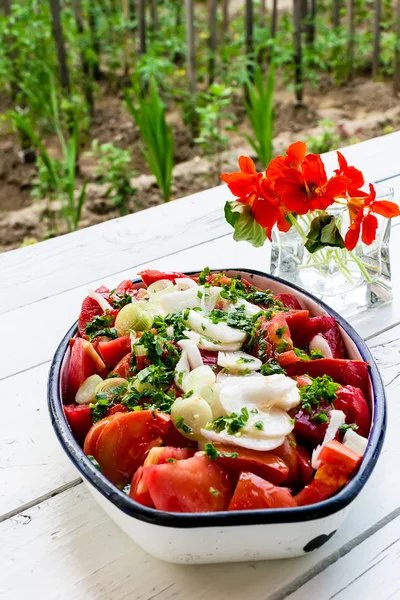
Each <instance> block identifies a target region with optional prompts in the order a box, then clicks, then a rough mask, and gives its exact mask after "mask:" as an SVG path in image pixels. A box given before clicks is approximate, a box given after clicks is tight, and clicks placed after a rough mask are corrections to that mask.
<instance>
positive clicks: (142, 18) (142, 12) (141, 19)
mask: <svg viewBox="0 0 400 600" xmlns="http://www.w3.org/2000/svg"><path fill="white" fill-rule="evenodd" d="M137 14H138V31H139V54H140V55H141V56H143V54H146V0H138V9H137Z"/></svg>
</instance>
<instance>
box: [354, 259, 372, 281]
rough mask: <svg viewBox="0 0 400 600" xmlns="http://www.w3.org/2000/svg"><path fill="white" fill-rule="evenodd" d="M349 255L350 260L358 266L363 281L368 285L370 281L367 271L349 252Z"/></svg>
mask: <svg viewBox="0 0 400 600" xmlns="http://www.w3.org/2000/svg"><path fill="white" fill-rule="evenodd" d="M349 254H350V256H351V258H352V259H353V260H354V262H355V263H356V265H357V266H358V268H359V269H360V271H361V273H362V274H363V276H364V278H365V281H367V282H368V283H371V281H372V279H371V277H370V276H369V275H368V271H367V270H366V268H365V266H364V264H363V262H362V261H361V260H360V259H359V258H358V256H356V255H355V254H354V253H353V252H349Z"/></svg>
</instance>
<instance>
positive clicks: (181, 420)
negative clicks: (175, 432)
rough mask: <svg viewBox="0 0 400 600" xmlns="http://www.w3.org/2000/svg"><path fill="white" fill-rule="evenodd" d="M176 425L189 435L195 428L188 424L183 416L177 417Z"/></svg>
mask: <svg viewBox="0 0 400 600" xmlns="http://www.w3.org/2000/svg"><path fill="white" fill-rule="evenodd" d="M175 427H176V428H177V429H181V430H182V431H183V432H184V433H187V434H188V435H189V434H191V433H193V429H192V428H191V427H189V426H188V425H186V423H185V420H184V418H183V417H177V418H176V419H175Z"/></svg>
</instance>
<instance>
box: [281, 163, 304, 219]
mask: <svg viewBox="0 0 400 600" xmlns="http://www.w3.org/2000/svg"><path fill="white" fill-rule="evenodd" d="M275 190H276V191H277V192H278V194H279V195H280V197H281V202H282V204H283V205H284V206H285V207H286V208H287V210H288V211H290V212H295V213H297V214H298V215H305V214H306V213H307V212H308V211H309V210H310V208H311V205H310V199H309V197H308V194H307V189H306V182H305V180H304V177H303V175H302V174H301V173H300V171H297V170H296V169H287V171H286V173H285V176H284V177H278V179H277V180H276V181H275Z"/></svg>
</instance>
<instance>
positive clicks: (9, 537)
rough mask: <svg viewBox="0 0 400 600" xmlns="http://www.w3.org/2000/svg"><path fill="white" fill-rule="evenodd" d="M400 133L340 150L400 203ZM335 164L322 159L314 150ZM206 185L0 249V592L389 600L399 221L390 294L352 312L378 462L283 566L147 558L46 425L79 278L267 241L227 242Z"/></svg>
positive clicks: (207, 258)
mask: <svg viewBox="0 0 400 600" xmlns="http://www.w3.org/2000/svg"><path fill="white" fill-rule="evenodd" d="M399 150H400V133H393V134H391V135H388V136H385V137H382V138H377V139H374V140H370V141H368V142H364V143H362V144H359V145H356V146H351V147H349V148H346V149H345V150H344V154H345V156H346V157H347V158H348V160H349V161H350V162H351V163H352V164H353V163H354V164H355V165H356V166H357V167H359V168H361V169H362V170H363V171H364V174H365V176H366V178H367V179H369V180H370V181H383V182H385V183H387V184H389V185H392V186H393V187H394V188H395V191H396V192H397V194H396V200H397V201H399V200H400V158H399V157H400V152H399ZM325 158H326V161H325V162H326V164H327V165H328V166H330V165H333V162H332V161H333V160H334V156H333V155H332V154H328V155H326V157H325ZM228 197H229V192H228V190H227V188H226V187H218V188H214V189H212V190H208V191H206V192H202V193H199V194H195V195H193V196H190V197H188V198H184V199H182V200H179V201H176V202H173V203H171V204H168V205H163V206H158V207H156V208H152V209H149V210H146V211H143V212H140V213H138V214H135V215H130V216H128V217H124V218H121V219H116V220H113V221H110V222H108V223H104V224H101V225H96V226H95V227H91V228H89V229H85V230H83V231H80V232H78V233H73V234H69V235H66V236H64V237H60V238H57V239H53V240H49V241H46V242H42V243H40V244H37V245H35V246H31V247H27V248H23V249H20V250H15V251H13V252H9V253H7V254H3V255H1V256H0V332H1V339H2V343H1V350H0V356H1V360H0V403H1V404H0V406H1V416H0V598H4V599H7V600H14V599H17V600H19V599H21V600H25V599H26V598H34V599H36V598H40V599H43V600H45V599H50V600H53V599H55V598H62V599H64V598H65V599H68V600H70V599H74V598H78V599H82V600H91V599H100V598H102V599H105V600H119V599H122V598H130V599H132V600H154V599H157V600H167V599H170V598H171V599H172V598H174V599H177V600H203V599H204V600H205V599H206V598H207V599H208V598H210V597H211V598H214V599H216V600H225V599H229V600H242V599H243V598H248V599H251V600H267V599H268V600H281V599H283V598H290V600H303V599H304V600H305V599H307V600H308V599H312V600H313V599H314V598H315V599H316V598H318V599H319V600H325V599H326V600H328V599H330V598H335V599H336V600H344V599H347V598H349V599H350V598H351V599H352V600H354V598H357V599H358V598H361V597H362V598H363V600H370V599H371V600H385V599H389V598H400V569H399V563H398V562H397V561H398V560H399V556H400V495H399V491H400V469H399V432H398V430H399V424H400V420H399V417H400V401H399V392H400V377H399V374H400V265H399V257H400V227H399V225H400V220H399V222H394V223H393V226H394V228H393V234H392V247H391V252H392V264H393V284H394V294H395V301H394V302H393V304H392V305H389V306H386V307H383V308H381V309H374V310H373V312H372V313H370V314H369V313H364V314H363V315H360V316H358V317H357V318H356V319H353V320H352V323H353V325H354V326H355V327H356V329H358V331H359V332H360V333H361V335H363V336H364V338H365V339H366V340H367V341H368V344H369V346H370V348H371V349H372V352H373V354H374V356H375V358H376V360H377V362H378V365H379V367H380V369H381V372H382V375H383V378H384V380H385V383H386V389H387V395H388V404H389V426H388V432H387V436H386V441H385V446H384V449H383V452H382V455H381V458H380V460H379V462H378V465H377V467H376V469H375V471H374V473H373V476H372V477H371V479H370V481H369V482H368V484H367V486H366V488H365V490H364V493H363V494H362V497H361V498H360V499H359V500H358V501H357V505H356V506H355V507H354V508H353V510H352V512H351V514H350V516H349V517H348V519H347V520H346V522H345V524H344V526H343V528H342V529H341V530H339V532H338V533H337V534H336V535H335V536H334V537H333V538H332V539H331V540H330V541H329V542H328V543H327V544H325V545H324V546H323V547H322V548H321V549H320V550H319V551H317V552H315V553H312V554H309V555H306V556H304V557H302V558H298V559H291V560H287V561H273V562H269V563H267V562H261V563H242V564H238V565H229V564H228V565H210V566H197V567H193V566H188V567H183V566H176V565H169V564H166V563H162V562H160V561H158V560H156V559H154V558H152V557H151V556H148V555H147V554H145V553H144V552H143V551H142V550H140V549H139V548H138V547H137V546H135V544H134V543H133V542H132V541H131V540H130V539H128V538H127V537H126V536H125V534H124V533H122V532H121V531H120V530H119V529H118V528H117V527H116V525H114V523H113V522H111V521H110V520H109V519H108V517H107V516H106V515H105V514H104V513H103V512H102V510H101V509H100V508H99V507H98V506H97V505H96V504H94V501H93V500H92V498H91V496H90V495H89V493H88V492H87V491H86V488H85V486H84V485H83V484H82V481H81V479H79V478H77V476H76V472H75V471H74V470H73V468H72V466H71V464H70V463H69V461H68V459H67V458H66V456H65V455H64V453H63V451H62V450H61V448H60V446H59V444H58V442H57V440H56V438H55V435H54V434H53V431H52V429H51V426H50V421H49V418H48V414H47V406H46V384H47V374H48V369H49V364H50V361H51V358H52V355H53V352H54V350H55V348H56V346H57V344H58V342H59V340H60V339H61V337H62V336H63V334H64V333H65V331H66V330H67V329H68V328H69V326H70V325H71V323H72V322H73V321H74V320H75V319H76V318H77V314H78V311H79V307H80V303H81V300H82V298H83V297H84V296H85V293H86V290H87V288H88V287H91V288H94V287H96V285H97V284H101V283H104V284H106V285H109V286H110V287H113V286H115V285H116V284H118V283H119V281H120V280H122V279H124V278H127V277H134V276H135V275H136V273H137V271H139V270H140V269H141V268H143V267H153V268H159V269H160V270H162V269H174V270H181V271H184V270H185V269H194V268H199V269H201V268H203V267H204V266H205V265H209V266H211V267H215V268H218V267H226V266H234V267H254V268H256V269H260V270H265V268H266V266H267V264H268V260H267V259H268V250H267V249H266V248H263V249H257V250H256V249H254V248H252V247H251V246H249V245H247V244H245V243H240V244H237V243H235V242H233V240H232V237H231V230H230V227H229V226H228V225H227V224H226V223H225V220H224V216H223V204H224V202H225V200H226V199H227V198H228Z"/></svg>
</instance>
